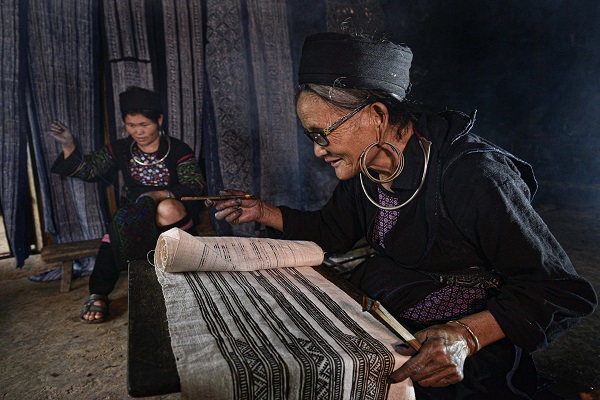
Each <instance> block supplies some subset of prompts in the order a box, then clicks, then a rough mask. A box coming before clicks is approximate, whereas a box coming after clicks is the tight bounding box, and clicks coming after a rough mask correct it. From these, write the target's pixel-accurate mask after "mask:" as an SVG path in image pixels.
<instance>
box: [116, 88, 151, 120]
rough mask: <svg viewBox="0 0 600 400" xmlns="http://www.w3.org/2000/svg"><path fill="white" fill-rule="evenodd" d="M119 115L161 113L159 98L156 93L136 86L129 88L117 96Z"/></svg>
mask: <svg viewBox="0 0 600 400" xmlns="http://www.w3.org/2000/svg"><path fill="white" fill-rule="evenodd" d="M119 105H120V107H121V114H122V115H125V114H127V113H128V112H129V111H142V110H147V111H158V112H161V107H160V96H159V95H158V93H156V92H153V91H151V90H148V89H143V88H141V87H137V86H130V87H128V88H127V90H125V91H124V92H123V93H121V94H119Z"/></svg>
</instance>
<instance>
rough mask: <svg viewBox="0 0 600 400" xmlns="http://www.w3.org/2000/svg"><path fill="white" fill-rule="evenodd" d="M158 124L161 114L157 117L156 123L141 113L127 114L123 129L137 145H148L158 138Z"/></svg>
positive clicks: (160, 121)
mask: <svg viewBox="0 0 600 400" xmlns="http://www.w3.org/2000/svg"><path fill="white" fill-rule="evenodd" d="M160 124H162V115H161V116H160V117H159V119H158V124H157V123H156V122H154V121H152V120H151V119H149V118H146V117H145V116H143V115H142V114H127V115H126V116H125V131H127V133H128V134H129V135H130V136H131V137H132V138H133V140H135V142H136V143H137V144H138V145H139V146H148V145H149V144H151V143H153V142H155V141H156V140H158V138H159V136H160Z"/></svg>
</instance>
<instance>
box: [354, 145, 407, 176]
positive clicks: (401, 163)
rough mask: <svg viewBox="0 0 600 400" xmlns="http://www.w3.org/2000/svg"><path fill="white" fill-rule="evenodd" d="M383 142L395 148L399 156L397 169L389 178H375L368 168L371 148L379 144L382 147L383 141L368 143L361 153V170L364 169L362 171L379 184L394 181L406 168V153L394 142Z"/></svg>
mask: <svg viewBox="0 0 600 400" xmlns="http://www.w3.org/2000/svg"><path fill="white" fill-rule="evenodd" d="M383 144H387V145H388V146H390V147H391V148H392V150H394V151H395V152H396V155H397V156H398V165H396V170H395V171H394V172H393V173H392V174H391V175H390V176H388V177H387V178H385V179H377V178H375V177H374V176H373V175H371V174H370V173H369V170H368V169H367V154H368V153H369V151H371V149H372V148H373V147H375V146H379V147H381V145H382V144H381V143H380V142H373V143H371V144H370V145H368V146H367V147H366V148H365V149H364V150H363V152H362V153H361V154H360V157H359V161H360V170H361V171H362V173H363V174H364V175H365V176H366V177H367V178H369V179H370V180H372V181H373V182H375V183H379V184H383V183H389V182H391V181H393V180H394V179H396V178H397V177H398V176H399V175H400V174H401V173H402V170H403V169H404V155H403V154H402V152H401V151H400V149H399V148H397V147H396V146H394V145H393V144H392V143H390V142H383Z"/></svg>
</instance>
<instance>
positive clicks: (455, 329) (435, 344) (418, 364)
mask: <svg viewBox="0 0 600 400" xmlns="http://www.w3.org/2000/svg"><path fill="white" fill-rule="evenodd" d="M415 337H416V338H417V340H419V341H420V342H421V343H422V344H423V345H422V347H421V350H419V352H418V353H416V354H415V352H414V350H412V349H408V348H405V349H404V348H400V347H396V351H397V352H398V353H400V354H403V355H413V354H414V355H413V357H411V358H410V359H409V360H408V361H407V362H406V363H404V365H402V367H400V368H398V369H397V370H396V371H394V372H392V373H391V375H390V378H389V379H390V382H391V383H396V382H402V381H403V380H405V379H406V378H411V379H412V381H413V382H415V383H418V384H419V385H421V386H434V387H441V386H448V385H452V384H454V383H458V382H460V381H462V380H463V377H464V375H463V368H464V365H465V359H466V358H467V356H468V355H469V354H470V353H471V352H472V351H474V349H475V348H476V344H474V343H471V340H472V339H471V338H470V336H469V334H468V332H466V334H465V331H464V328H462V327H461V326H460V325H454V324H446V325H433V326H431V327H429V328H427V329H424V330H422V331H419V332H417V333H416V334H415Z"/></svg>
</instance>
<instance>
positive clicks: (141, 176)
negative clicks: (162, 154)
mask: <svg viewBox="0 0 600 400" xmlns="http://www.w3.org/2000/svg"><path fill="white" fill-rule="evenodd" d="M133 156H134V157H135V158H137V159H138V160H140V161H141V162H143V163H147V164H151V163H153V162H155V160H156V154H154V153H144V152H142V151H141V150H140V149H138V148H137V147H135V146H134V148H133ZM129 171H130V172H131V177H132V178H133V179H135V180H136V181H137V182H139V183H141V184H142V185H145V186H168V184H169V170H168V169H167V164H166V162H165V161H163V162H161V163H158V164H156V165H140V164H137V163H136V162H135V161H134V160H133V157H132V158H131V159H130V160H129Z"/></svg>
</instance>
